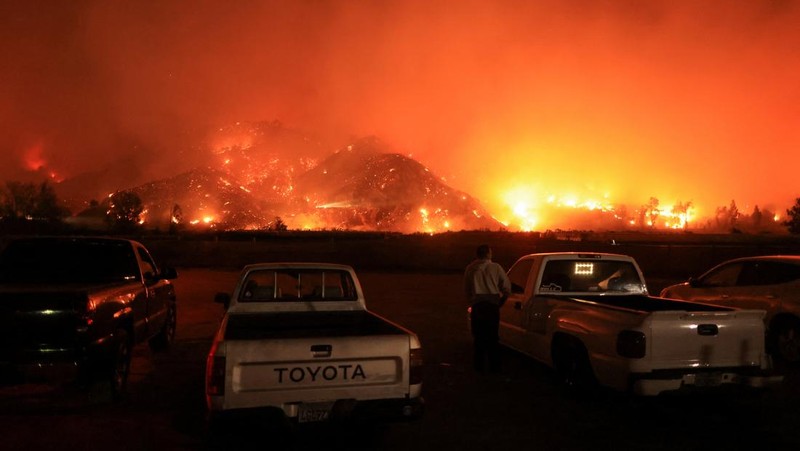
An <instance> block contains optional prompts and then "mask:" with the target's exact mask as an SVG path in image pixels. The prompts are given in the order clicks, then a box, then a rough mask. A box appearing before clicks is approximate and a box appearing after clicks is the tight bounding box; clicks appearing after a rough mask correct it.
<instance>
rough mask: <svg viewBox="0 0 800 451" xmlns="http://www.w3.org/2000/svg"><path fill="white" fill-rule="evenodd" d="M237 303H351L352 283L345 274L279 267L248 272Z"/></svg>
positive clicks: (355, 297)
mask: <svg viewBox="0 0 800 451" xmlns="http://www.w3.org/2000/svg"><path fill="white" fill-rule="evenodd" d="M242 287H243V288H242V290H241V291H240V293H239V302H292V301H354V300H357V299H358V294H357V293H356V289H355V283H353V279H352V277H351V276H350V273H349V272H347V271H340V270H321V269H306V268H297V269H292V268H281V269H269V270H254V271H250V272H249V273H248V274H247V276H246V277H245V280H244V284H243V285H242Z"/></svg>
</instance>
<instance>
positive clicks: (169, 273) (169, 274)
mask: <svg viewBox="0 0 800 451" xmlns="http://www.w3.org/2000/svg"><path fill="white" fill-rule="evenodd" d="M158 277H159V278H160V279H170V280H171V279H177V278H178V271H176V270H175V268H172V267H169V266H166V267H164V268H161V271H160V272H159V274H158Z"/></svg>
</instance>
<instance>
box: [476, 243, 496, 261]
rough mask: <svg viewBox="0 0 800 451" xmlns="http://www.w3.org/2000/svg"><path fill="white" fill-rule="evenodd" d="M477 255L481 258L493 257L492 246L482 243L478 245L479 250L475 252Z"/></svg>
mask: <svg viewBox="0 0 800 451" xmlns="http://www.w3.org/2000/svg"><path fill="white" fill-rule="evenodd" d="M475 255H477V256H478V258H480V259H481V260H486V259H491V258H492V248H491V247H489V245H488V244H481V245H480V246H478V250H477V251H476V252H475Z"/></svg>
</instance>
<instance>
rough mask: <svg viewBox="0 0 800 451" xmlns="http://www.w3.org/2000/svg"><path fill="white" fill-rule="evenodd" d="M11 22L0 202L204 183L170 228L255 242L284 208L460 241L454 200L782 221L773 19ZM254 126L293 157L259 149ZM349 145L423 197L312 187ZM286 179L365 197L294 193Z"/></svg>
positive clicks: (767, 6)
mask: <svg viewBox="0 0 800 451" xmlns="http://www.w3.org/2000/svg"><path fill="white" fill-rule="evenodd" d="M12 3H13V5H9V6H7V7H5V8H4V10H3V15H2V19H0V21H2V26H0V34H2V39H0V51H2V54H3V55H4V64H3V67H2V69H0V86H3V87H4V88H5V91H4V92H5V94H4V95H3V96H2V99H3V100H2V102H0V121H2V122H1V123H2V124H3V125H4V126H3V127H2V129H1V130H0V146H2V148H0V159H2V160H1V161H0V176H2V180H16V179H34V178H36V177H40V176H42V175H44V176H45V177H48V178H50V179H51V180H55V181H59V182H60V181H61V180H64V182H65V183H64V186H65V187H66V186H69V183H70V182H71V183H73V185H72V186H71V187H70V189H71V191H70V192H81V193H83V192H86V191H90V192H91V196H92V197H90V198H97V197H100V196H101V195H102V193H103V192H106V191H119V190H124V189H140V188H141V187H143V186H145V185H147V184H151V183H156V182H158V181H162V180H167V179H171V178H176V177H180V176H181V175H183V174H188V173H190V172H191V173H192V176H193V177H197V178H203V180H204V181H203V183H202V184H200V185H197V184H195V185H192V188H191V191H192V196H190V197H187V199H191V205H190V204H186V205H181V207H182V208H183V209H184V216H183V218H184V219H183V221H184V222H187V223H188V222H191V221H197V223H196V225H197V226H198V227H202V226H204V225H206V224H208V225H209V226H211V225H213V224H221V222H219V221H222V220H223V219H225V218H229V217H230V216H236V218H237V219H236V221H235V222H236V224H239V225H240V226H241V227H254V228H259V227H263V225H264V224H266V223H269V222H270V221H273V220H274V217H273V215H275V214H277V213H278V212H275V211H272V210H270V209H274V207H275V206H276V205H278V204H284V203H290V204H291V208H290V209H289V211H288V213H280V215H281V217H282V218H284V220H285V221H286V223H287V224H288V225H290V226H291V227H293V228H317V227H339V226H342V227H345V226H351V225H353V224H361V225H362V226H363V227H367V225H365V224H374V225H375V227H385V228H387V229H390V228H392V227H395V226H397V224H399V223H400V222H402V223H403V224H404V227H405V225H410V224H414V227H416V230H418V231H421V232H429V231H432V232H438V231H446V230H459V228H461V227H473V226H474V223H471V222H470V221H469V220H467V219H464V218H463V217H462V216H460V214H456V213H454V211H453V208H456V205H457V203H456V202H455V200H453V199H455V198H456V197H457V196H458V194H456V193H469V195H470V196H471V199H473V198H474V199H477V200H478V201H479V202H480V204H479V206H478V205H477V204H476V205H474V206H473V205H471V204H470V205H462V206H463V208H465V209H474V210H475V212H476V213H475V214H473V215H471V216H472V217H473V218H476V219H478V218H487V217H488V218H489V219H491V220H492V221H495V220H496V221H499V222H500V223H502V224H505V225H506V227H508V228H509V229H513V230H546V229H554V228H564V229H566V228H571V227H574V228H589V227H592V224H597V223H598V221H600V222H601V223H603V224H607V225H608V226H609V227H620V226H622V225H623V224H624V225H626V226H627V227H639V226H643V227H656V228H676V229H681V228H688V229H692V228H693V227H704V226H708V225H709V223H711V224H712V225H714V224H716V223H717V222H719V220H720V218H721V217H722V216H724V215H723V213H725V212H724V211H722V210H721V208H722V207H729V206H730V205H731V201H735V204H736V206H737V208H738V210H739V211H740V212H741V213H743V214H746V215H750V214H752V213H753V212H754V211H756V207H758V209H759V210H760V211H764V212H765V213H768V215H767V218H768V219H769V218H772V220H773V221H778V215H780V214H781V213H782V212H784V211H785V210H786V209H787V208H788V207H790V206H791V204H792V203H793V202H794V200H795V198H797V197H800V184H798V183H797V182H796V180H797V176H796V173H797V168H798V167H800V151H798V149H800V133H798V132H797V129H798V126H797V123H798V120H800V113H799V112H798V106H797V105H798V104H800V84H798V83H797V74H798V73H800V59H798V58H797V49H798V48H800V27H798V26H797V24H798V23H800V4H798V3H797V2H792V1H751V2H749V1H733V2H731V1H727V0H709V1H703V2H693V1H683V0H676V1H674V0H652V1H646V2H619V1H605V0H601V1H596V2H581V1H574V0H543V1H535V2H529V1H520V0H497V1H449V0H446V1H442V2H429V1H420V0H408V1H399V2H393V1H378V2H347V1H338V0H318V1H310V2H309V1H306V2H303V1H293V2H286V1H272V0H264V1H258V2H213V1H205V0H201V1H197V2H191V4H187V3H186V2H176V1H163V2H124V4H123V3H120V2H107V1H100V0H89V1H84V2H46V4H41V3H39V2H12ZM260 121H280V122H281V123H282V124H284V125H286V128H287V129H291V130H298V136H297V137H294V138H292V139H288V140H284V141H281V140H280V139H275V140H272V141H269V142H270V143H271V144H270V146H269V147H265V146H264V145H263V142H265V139H266V138H268V137H269V136H268V134H269V133H270V130H272V129H269V128H262V129H259V130H256V129H254V128H250V127H249V125H248V124H252V123H257V122H260ZM227 124H233V125H227ZM209 130H211V132H209ZM214 132H215V133H214ZM262 132H263V133H266V134H267V135H260V134H259V133H262ZM197 134H203V135H207V136H205V137H206V138H207V140H206V141H202V143H200V141H201V140H200V139H197ZM300 136H302V137H301V138H300ZM367 136H377V137H379V138H380V139H381V140H382V141H384V142H387V143H390V144H391V145H392V146H393V147H394V151H395V152H396V153H397V154H399V155H402V156H406V157H407V158H408V157H409V156H413V160H414V161H416V162H419V163H420V164H422V165H424V167H426V169H429V171H430V173H431V175H432V176H433V177H436V178H437V179H439V180H444V181H445V184H446V186H447V189H445V188H441V190H440V191H439V192H431V193H428V195H429V196H431V197H433V198H435V199H436V200H435V201H434V202H433V203H429V202H428V200H427V199H426V200H425V201H424V202H422V201H420V202H419V203H415V204H414V205H395V206H394V207H396V208H393V209H392V208H390V207H389V206H387V205H384V204H381V205H380V206H377V205H378V204H380V202H384V201H386V199H387V198H392V199H393V198H394V197H392V196H399V197H400V198H402V196H405V195H409V194H413V195H415V196H416V195H419V196H421V197H420V198H422V197H424V196H423V194H424V192H423V191H424V190H420V191H419V192H416V191H415V192H413V193H405V192H403V191H402V190H400V189H393V188H392V187H395V186H398V185H402V184H404V183H406V184H407V183H421V180H423V177H422V176H419V177H418V178H416V179H413V180H410V181H405V180H401V177H400V176H398V175H397V174H396V173H392V172H390V171H389V168H388V167H384V166H381V167H380V168H378V170H376V171H375V172H374V174H379V176H380V177H379V178H380V180H377V179H376V180H367V179H359V180H358V183H356V182H355V181H354V180H352V182H353V183H351V184H348V183H346V182H343V181H341V180H335V179H334V178H335V177H336V174H337V169H336V168H334V167H325V168H321V169H320V172H319V173H317V172H314V170H315V168H318V167H320V165H321V164H322V162H323V161H324V160H325V159H326V158H327V157H328V156H329V155H330V154H332V153H334V152H336V151H338V150H340V149H342V148H345V147H346V146H347V145H349V144H350V143H351V142H353V141H354V140H356V139H359V138H362V137H367ZM295 138H298V139H295ZM259 143H262V144H259ZM298 143H299V144H298ZM305 144H313V146H312V145H308V146H306V145H305ZM259 146H260V147H259ZM314 146H316V148H315V149H314V150H315V151H314V152H309V151H308V149H311V148H312V147H314ZM287 153H288V154H289V155H290V156H291V158H288V157H287ZM287 159H289V160H291V161H290V162H289V163H287ZM383 163H386V165H387V166H389V165H391V164H393V162H391V161H384V162H383ZM209 168H211V170H213V171H218V173H217V172H215V173H214V174H213V175H210V174H209V173H208V172H206V173H204V174H203V175H202V176H201V175H200V174H201V172H202V171H204V170H207V169H209ZM398 168H399V166H398ZM369 169H371V168H366V167H365V170H369ZM307 173H312V174H313V175H314V177H318V178H319V180H321V181H320V183H319V184H320V185H324V184H325V183H332V184H334V185H336V186H337V187H339V188H343V189H351V188H352V189H356V190H360V191H359V192H360V193H362V194H364V196H365V197H363V198H361V199H359V201H358V202H351V201H350V200H348V199H344V198H343V197H344V195H343V194H342V192H339V193H336V192H333V191H332V190H322V188H320V187H319V186H316V185H315V184H313V183H309V182H308V180H303V182H304V183H303V184H298V180H300V179H302V178H303V177H302V175H303V174H307ZM340 175H341V174H340ZM325 176H327V177H329V179H327V180H332V182H327V181H325V182H323V181H322V180H326V179H323V177H325ZM187 177H188V176H187ZM376 177H378V176H377V175H376ZM372 182H375V184H372ZM424 182H425V183H426V184H427V185H426V186H427V187H429V188H431V189H434V184H433V183H432V182H430V180H429V179H427V178H425V179H424ZM226 183H227V184H226ZM79 184H82V185H83V186H82V187H83V191H81V190H80V189H78V188H80V187H78V188H76V187H74V186H75V185H79ZM95 185H96V186H95ZM301 185H302V186H301ZM312 185H314V186H312ZM181 186H182V188H186V187H188V186H189V185H185V186H184V185H181ZM438 188H439V187H438V186H437V189H438ZM186 189H187V190H189V188H186ZM64 190H65V191H67V190H66V188H64ZM146 190H150V191H153V192H154V191H156V190H157V188H156V186H155V185H151V186H148V187H147V188H146V189H145V188H141V191H142V192H144V191H146ZM299 190H303V191H304V192H303V193H301V194H298V191H299ZM387 190H388V191H387ZM323 191H324V192H323ZM445 191H446V192H447V193H450V194H451V195H452V197H451V198H448V197H447V195H448V194H446V193H445ZM367 194H370V195H372V197H370V196H367ZM206 195H207V196H206ZM187 196H188V194H187ZM298 196H299V198H300V199H306V200H303V201H298V200H297V199H298ZM387 196H389V197H387ZM162 197H163V205H158V206H157V207H158V208H155V210H154V209H151V210H150V212H149V213H148V221H157V220H163V221H165V222H169V221H171V219H170V210H171V209H172V208H173V206H174V204H175V203H176V202H177V200H174V199H173V200H170V201H167V197H168V196H167V195H164V196H162ZM254 199H255V200H254ZM650 199H657V200H658V205H657V206H656V205H649V204H650ZM86 200H87V199H82V201H83V202H85V201H86ZM187 201H188V200H187ZM226 202H228V206H227V207H226ZM347 202H350V204H349V207H348V208H347V209H344V208H341V207H330V208H318V207H320V206H322V205H343V203H347ZM184 203H185V202H184ZM466 203H469V202H466ZM367 204H368V206H367ZM232 205H236V206H237V207H236V210H237V211H235V212H234V211H232V210H231V208H233V207H231V206H232ZM648 205H649V206H648ZM686 205H690V206H689V207H688V208H685V207H686ZM154 207H155V206H154ZM473 207H474V208H473ZM676 207H678V208H676ZM459 208H460V207H459ZM209 209H210V210H213V211H214V214H213V215H211V216H210V217H213V219H212V220H211V221H209V222H208V223H206V222H205V221H204V218H206V217H207V216H208V215H207V214H206V213H205V212H204V210H209ZM345 210H347V211H345ZM226 211H227V212H228V213H225V212H226ZM266 211H268V212H267V213H265V212H266ZM423 211H424V213H423ZM730 211H731V210H730V208H729V209H728V210H727V213H728V214H730ZM376 212H377V213H376ZM655 212H657V213H658V214H655ZM578 213H580V215H579V214H578ZM734 217H735V215H734ZM586 218H588V219H586ZM767 222H768V221H767ZM651 223H652V224H651ZM483 225H485V224H483ZM409 227H410V226H409ZM403 230H406V229H405V228H403Z"/></svg>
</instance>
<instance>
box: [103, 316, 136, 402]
mask: <svg viewBox="0 0 800 451" xmlns="http://www.w3.org/2000/svg"><path fill="white" fill-rule="evenodd" d="M114 340H115V342H116V343H115V345H114V350H113V352H112V355H111V359H110V360H111V361H110V365H109V368H108V369H109V382H110V383H111V398H112V399H113V400H114V401H119V400H120V399H122V397H123V396H124V395H125V390H126V389H127V386H128V375H129V374H130V371H131V356H132V350H133V345H132V343H131V337H130V335H129V334H128V331H127V330H125V329H117V330H116V331H115V332H114Z"/></svg>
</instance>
